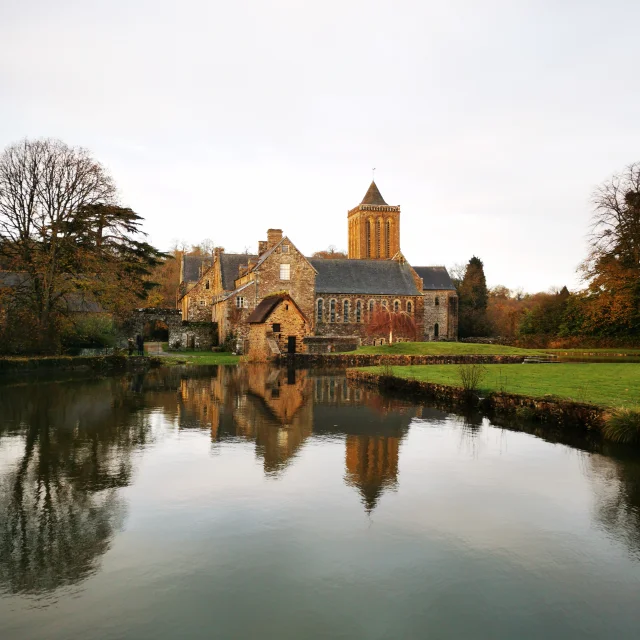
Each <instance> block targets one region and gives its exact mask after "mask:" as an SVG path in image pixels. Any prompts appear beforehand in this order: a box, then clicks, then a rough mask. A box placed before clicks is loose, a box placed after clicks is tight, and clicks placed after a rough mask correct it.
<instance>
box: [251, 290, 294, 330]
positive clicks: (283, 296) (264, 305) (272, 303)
mask: <svg viewBox="0 0 640 640" xmlns="http://www.w3.org/2000/svg"><path fill="white" fill-rule="evenodd" d="M285 300H286V301H288V302H291V303H292V304H293V306H294V307H295V308H296V309H297V310H298V313H299V314H300V315H301V316H302V317H303V318H304V319H305V321H306V320H307V318H306V316H305V315H304V313H302V311H301V310H300V307H299V306H298V305H297V304H296V301H295V300H294V299H293V298H292V297H291V296H290V295H289V294H287V293H278V294H276V295H273V296H267V297H266V298H263V299H262V300H260V303H259V304H258V306H257V307H256V308H255V309H254V310H253V311H252V312H251V315H250V316H249V317H248V318H247V322H249V323H250V324H260V323H261V322H265V321H266V320H267V318H268V317H269V316H270V315H271V313H272V311H273V310H274V309H275V308H276V307H277V306H278V305H279V304H280V303H281V302H283V301H285Z"/></svg>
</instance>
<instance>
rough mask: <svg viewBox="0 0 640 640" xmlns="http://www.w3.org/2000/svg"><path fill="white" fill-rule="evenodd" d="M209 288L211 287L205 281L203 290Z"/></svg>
mask: <svg viewBox="0 0 640 640" xmlns="http://www.w3.org/2000/svg"><path fill="white" fill-rule="evenodd" d="M210 286H211V285H210V283H209V281H208V280H207V281H206V282H205V284H204V288H205V289H209V288H210Z"/></svg>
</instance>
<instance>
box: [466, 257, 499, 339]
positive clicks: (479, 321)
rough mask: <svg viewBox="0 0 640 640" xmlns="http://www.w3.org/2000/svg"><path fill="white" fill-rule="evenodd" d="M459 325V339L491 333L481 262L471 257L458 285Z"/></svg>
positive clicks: (486, 290) (485, 285)
mask: <svg viewBox="0 0 640 640" xmlns="http://www.w3.org/2000/svg"><path fill="white" fill-rule="evenodd" d="M458 298H459V325H458V332H459V335H460V337H461V338H467V337H470V336H486V335H489V334H490V333H491V331H490V326H489V320H488V317H487V303H488V300H489V291H488V289H487V280H486V278H485V275H484V265H483V264H482V260H480V258H477V257H476V256H473V258H471V260H469V263H468V264H467V268H466V270H465V273H464V277H463V278H462V281H461V282H460V284H459V285H458Z"/></svg>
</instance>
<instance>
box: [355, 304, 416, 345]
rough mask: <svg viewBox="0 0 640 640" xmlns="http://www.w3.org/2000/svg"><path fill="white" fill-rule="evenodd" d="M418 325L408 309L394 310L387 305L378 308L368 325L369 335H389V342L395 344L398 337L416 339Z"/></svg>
mask: <svg viewBox="0 0 640 640" xmlns="http://www.w3.org/2000/svg"><path fill="white" fill-rule="evenodd" d="M417 333H418V330H417V327H416V323H415V321H414V319H413V317H412V316H411V315H410V314H408V313H407V312H406V311H393V310H391V309H387V308H386V307H380V308H378V309H376V310H375V311H374V312H373V314H372V316H371V319H370V320H369V324H368V325H367V335H369V336H374V337H375V336H380V335H386V336H388V337H389V344H393V341H394V339H396V338H409V339H411V340H415V339H416V337H417Z"/></svg>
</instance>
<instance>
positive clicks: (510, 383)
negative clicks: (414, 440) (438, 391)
mask: <svg viewBox="0 0 640 640" xmlns="http://www.w3.org/2000/svg"><path fill="white" fill-rule="evenodd" d="M485 368H486V375H485V376H484V378H483V379H482V381H481V382H480V385H479V392H480V393H481V394H486V393H490V392H503V393H513V394H518V395H524V396H529V397H533V398H548V397H550V396H551V397H555V398H560V399H563V400H570V401H572V402H581V403H589V404H594V405H597V406H601V407H607V408H618V407H624V408H627V409H633V410H636V411H637V410H640V365H638V364H624V363H623V364H591V363H579V364H573V363H560V364H540V365H535V364H533V365H522V364H506V365H498V364H492V365H486V366H485ZM363 370H366V371H370V372H371V373H378V374H381V373H383V367H368V368H366V369H363ZM391 372H392V375H394V376H397V377H399V378H408V379H414V380H418V381H420V382H431V383H435V384H444V385H450V386H454V387H459V386H462V385H461V382H460V374H459V367H458V365H446V364H445V365H428V366H407V367H391Z"/></svg>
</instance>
